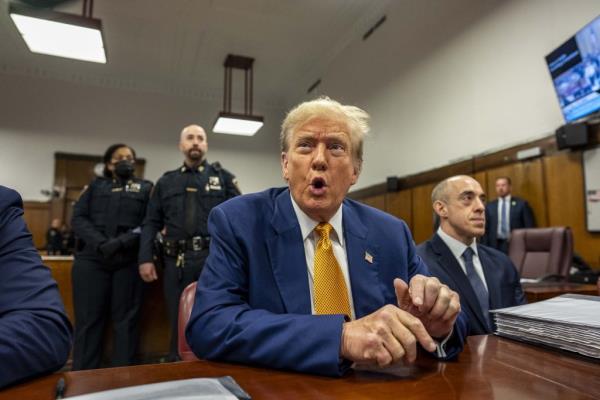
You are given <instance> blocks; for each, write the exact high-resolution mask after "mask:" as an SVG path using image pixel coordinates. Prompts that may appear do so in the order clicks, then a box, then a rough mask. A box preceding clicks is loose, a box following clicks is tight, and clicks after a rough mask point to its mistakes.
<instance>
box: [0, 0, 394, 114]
mask: <svg viewBox="0 0 600 400" xmlns="http://www.w3.org/2000/svg"><path fill="white" fill-rule="evenodd" d="M388 3H389V0H96V1H94V10H93V16H94V18H98V19H101V20H102V24H103V30H104V37H105V41H106V47H107V54H108V63H107V64H94V63H87V62H82V61H76V60H67V59H61V58H57V57H51V56H46V55H39V54H32V53H30V52H29V51H28V50H27V48H26V45H25V43H24V42H23V41H22V40H21V38H20V36H19V34H18V32H17V31H16V28H15V27H14V25H13V24H12V21H11V20H10V18H9V17H8V15H7V7H8V0H0V73H7V74H19V75H28V76H33V77H37V78H49V79H59V80H66V81H72V82H77V83H80V84H83V85H95V86H103V87H110V88H118V89H125V90H134V91H149V92H156V93H166V94H172V95H181V96H190V97H198V98H203V99H206V100H213V99H214V101H216V102H219V104H221V102H222V96H223V61H224V60H225V57H226V55H227V54H228V53H231V54H238V55H244V56H249V57H253V58H255V60H256V61H255V64H254V103H255V104H256V105H257V106H258V107H259V108H268V107H274V108H279V109H281V108H285V107H287V106H288V105H291V104H293V103H294V102H296V101H297V100H298V99H299V98H301V97H302V96H304V95H305V94H306V91H307V89H308V87H309V86H310V85H311V84H312V83H313V82H314V81H315V80H316V79H317V78H319V76H320V74H321V73H323V72H324V71H325V70H326V69H327V67H328V66H329V65H330V63H331V62H332V60H333V59H334V58H335V56H336V55H337V54H338V53H339V52H340V51H341V50H343V49H344V47H346V46H347V45H348V44H349V43H351V42H352V41H356V40H361V37H362V35H363V34H364V33H365V32H366V31H367V30H368V29H369V28H370V27H371V26H372V25H373V24H374V23H375V22H376V21H377V20H378V19H379V18H380V17H381V16H382V15H383V14H384V13H385V9H386V7H387V6H388ZM56 10H58V11H63V12H69V13H74V14H81V11H82V1H81V0H72V1H67V2H65V3H63V4H62V5H60V6H59V7H58V8H56ZM237 72H239V74H238V73H236V74H234V82H233V88H234V98H235V97H238V95H241V90H242V89H243V75H242V72H241V71H239V70H238V71H237ZM255 108H257V107H255ZM233 111H236V109H235V103H234V110H233ZM237 111H241V110H237Z"/></svg>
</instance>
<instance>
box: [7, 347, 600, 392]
mask: <svg viewBox="0 0 600 400" xmlns="http://www.w3.org/2000/svg"><path fill="white" fill-rule="evenodd" d="M589 360H591V359H584V358H583V357H578V356H575V355H571V354H566V353H562V352H558V351H554V350H547V349H544V348H541V347H536V346H533V345H527V344H523V343H520V342H516V341H512V340H509V339H504V338H499V337H496V336H473V337H470V338H469V339H468V343H467V346H466V348H465V350H464V352H463V353H462V354H461V355H460V356H459V358H458V361H455V362H441V361H436V360H434V359H431V358H428V357H423V358H422V359H420V360H419V361H418V363H417V364H416V365H415V366H413V367H406V368H404V376H397V375H393V374H384V373H380V372H377V373H375V372H364V371H354V372H350V373H349V374H348V375H347V376H345V377H343V378H327V377H321V376H315V375H306V374H298V373H292V372H281V371H275V370H270V369H263V368H253V367H246V366H241V365H234V364H226V363H216V362H208V361H187V362H177V363H170V364H151V365H141V366H135V367H121V368H111V369H99V370H95V371H94V370H90V371H77V372H65V373H56V374H52V375H49V376H45V377H41V378H37V379H35V380H32V381H30V382H28V383H23V384H20V385H15V386H13V387H11V388H9V389H6V390H4V391H0V399H39V400H50V399H54V390H55V385H56V382H57V381H58V379H59V378H60V377H64V379H65V381H66V392H65V395H66V397H69V396H75V395H78V394H84V393H91V392H95V391H100V390H106V389H114V388H121V387H125V386H132V385H139V384H144V383H156V382H162V381H166V380H175V379H187V378H197V377H219V376H226V375H230V376H232V377H233V378H234V379H235V380H236V381H237V383H238V384H239V385H240V386H241V387H242V388H243V389H244V390H245V391H246V392H247V393H249V394H250V395H251V396H252V398H253V399H254V400H260V399H320V400H321V399H398V398H402V399H436V400H446V399H469V400H471V399H495V400H502V399H508V400H527V399H544V400H553V399H561V400H564V399H594V398H599V397H600V379H598V377H600V364H598V362H597V360H596V361H589ZM397 370H398V371H397V374H398V375H402V374H399V372H401V371H400V369H397Z"/></svg>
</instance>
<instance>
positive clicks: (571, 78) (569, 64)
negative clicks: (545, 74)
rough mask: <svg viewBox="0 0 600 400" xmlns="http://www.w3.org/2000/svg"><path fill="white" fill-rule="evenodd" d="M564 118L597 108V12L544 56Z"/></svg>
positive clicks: (572, 118)
mask: <svg viewBox="0 0 600 400" xmlns="http://www.w3.org/2000/svg"><path fill="white" fill-rule="evenodd" d="M546 63H547V64H548V69H549V70H550V75H551V76H552V80H553V82H554V89H555V90H556V94H557V96H558V102H559V104H560V108H561V110H562V113H563V115H564V117H565V121H566V122H572V121H576V120H578V119H581V118H583V117H586V116H588V115H590V114H592V113H594V112H596V111H598V110H600V16H599V17H596V19H594V20H593V21H592V22H590V23H589V24H587V25H586V26H584V27H583V28H582V29H581V30H579V31H578V32H577V33H576V34H575V35H574V36H572V37H571V38H569V39H568V40H567V41H566V42H565V43H563V44H562V45H561V46H559V47H558V48H557V49H556V50H554V51H553V52H552V53H550V54H548V55H547V56H546Z"/></svg>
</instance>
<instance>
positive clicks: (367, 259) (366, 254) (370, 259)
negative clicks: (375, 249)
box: [365, 251, 373, 264]
mask: <svg viewBox="0 0 600 400" xmlns="http://www.w3.org/2000/svg"><path fill="white" fill-rule="evenodd" d="M365 260H366V261H367V262H368V263H369V264H373V256H372V255H371V254H369V252H368V251H365Z"/></svg>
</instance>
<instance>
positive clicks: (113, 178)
mask: <svg viewBox="0 0 600 400" xmlns="http://www.w3.org/2000/svg"><path fill="white" fill-rule="evenodd" d="M134 163H135V152H134V150H133V149H132V148H131V147H129V146H127V145H124V144H114V145H112V146H110V147H109V148H108V149H107V150H106V153H105V154H104V176H103V177H100V178H96V179H95V180H93V181H92V183H90V185H89V186H88V187H87V188H86V189H84V191H83V193H82V194H81V196H80V198H79V200H78V201H77V203H76V204H75V206H74V208H73V219H72V223H71V224H72V226H73V231H74V232H75V234H76V236H77V237H78V239H79V241H80V242H79V244H78V246H77V247H78V251H77V252H76V254H75V261H74V263H73V272H72V273H73V305H74V308H75V344H74V348H73V370H80V369H91V368H98V367H99V366H100V362H101V358H102V342H103V340H102V339H103V337H102V336H103V332H104V325H105V322H106V316H107V315H108V314H109V313H110V315H111V319H112V323H113V355H112V364H113V365H114V366H118V365H128V364H131V363H132V362H133V361H134V357H135V353H136V350H137V342H138V315H139V311H140V307H141V301H142V280H141V279H140V276H139V274H138V267H137V253H138V248H139V230H140V228H139V226H140V224H141V223H142V220H143V219H144V215H145V213H146V204H147V202H148V198H149V196H150V191H151V189H152V183H151V182H149V181H146V180H143V179H139V178H135V177H134V176H133V172H134ZM109 310H110V312H109Z"/></svg>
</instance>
